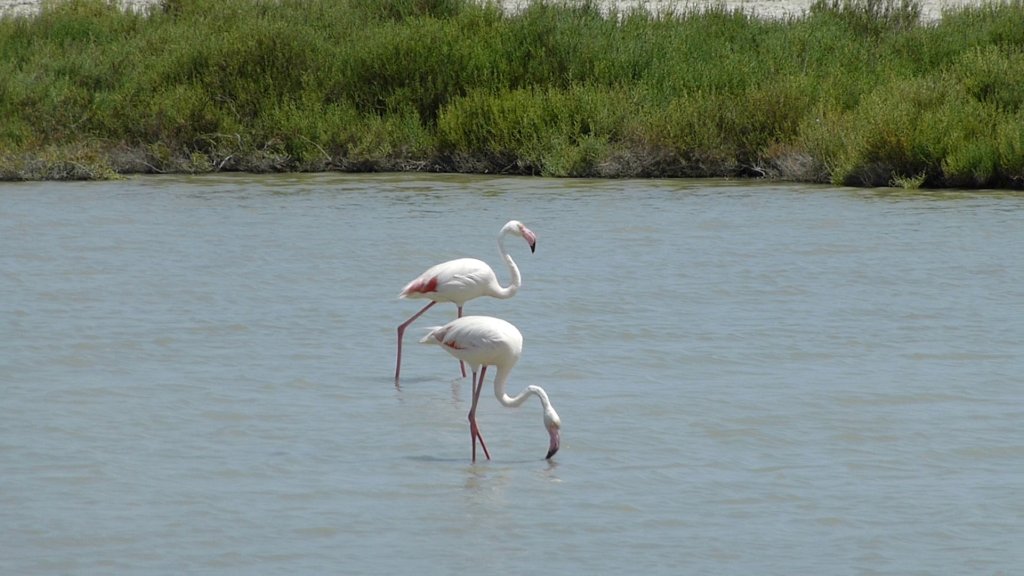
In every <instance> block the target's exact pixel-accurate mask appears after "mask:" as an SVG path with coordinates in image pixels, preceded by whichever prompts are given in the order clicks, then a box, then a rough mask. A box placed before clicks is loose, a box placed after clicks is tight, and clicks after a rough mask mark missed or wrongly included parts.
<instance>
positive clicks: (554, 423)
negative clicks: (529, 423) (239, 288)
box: [544, 407, 562, 459]
mask: <svg viewBox="0 0 1024 576" xmlns="http://www.w3.org/2000/svg"><path fill="white" fill-rule="evenodd" d="M544 426H545V427H546V428H547V429H548V435H549V436H550V437H551V443H550V444H549V445H548V455H547V456H545V457H544V458H545V459H549V458H551V457H552V456H554V455H555V452H558V446H559V442H560V440H561V436H560V435H559V430H560V429H561V428H562V421H561V420H560V419H559V418H558V413H557V412H555V409H554V408H550V407H549V408H548V409H547V410H545V411H544Z"/></svg>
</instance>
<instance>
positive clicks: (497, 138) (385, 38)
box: [0, 0, 1024, 188]
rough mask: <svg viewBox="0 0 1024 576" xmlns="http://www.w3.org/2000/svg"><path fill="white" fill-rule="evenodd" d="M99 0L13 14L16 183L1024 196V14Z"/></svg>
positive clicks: (912, 0)
mask: <svg viewBox="0 0 1024 576" xmlns="http://www.w3.org/2000/svg"><path fill="white" fill-rule="evenodd" d="M920 16H921V7H920V5H919V4H917V3H916V0H817V2H815V4H813V5H812V7H811V8H810V9H809V10H808V11H807V13H805V14H803V15H801V16H797V17H791V18H788V19H783V20H765V19H759V18H755V17H753V16H751V15H749V14H747V13H745V12H743V11H740V10H730V9H727V8H724V7H721V6H720V5H709V6H707V7H703V8H693V9H689V10H686V11H677V12H667V13H657V14H655V13H651V12H648V11H643V10H629V11H614V10H613V11H607V10H605V9H604V8H602V6H601V4H600V3H599V2H596V1H591V0H581V1H574V2H553V1H548V2H533V3H531V4H529V5H527V6H526V7H525V8H524V9H523V10H521V11H518V12H508V11H505V10H503V9H502V8H501V7H500V6H499V5H497V4H494V3H488V2H476V1H472V0H391V1H378V0H164V2H162V3H161V4H159V5H155V6H154V7H152V8H151V9H150V10H149V11H148V12H146V13H132V12H125V11H123V10H121V9H120V8H119V7H118V6H117V4H116V3H112V2H106V1H103V0H66V1H63V2H59V1H52V2H48V3H45V4H44V6H43V9H42V11H41V12H39V13H38V14H36V15H31V16H17V17H7V18H3V19H0V53H2V54H3V55H4V57H3V58H2V59H0V78H4V81H3V82H0V119H2V121H0V178H2V179H42V178H55V179H61V178H109V177H116V176H117V175H119V174H125V173H134V172H210V171H225V170H244V171H253V172H262V171H296V170H301V171H322V170H348V171H392V170H431V171H458V172H491V173H495V172H500V173H511V174H543V175H550V176H598V177H609V178H611V177H655V176H657V177H672V176H691V177H692V176H755V177H770V178H778V179H784V180H795V181H813V182H832V183H836V184H846V185H857V186H902V187H918V186H925V187H1002V188H1022V187H1024V0H1008V1H1004V2H1002V3H991V4H984V5H980V6H974V7H962V8H957V9H954V10H949V11H947V12H945V13H944V14H943V16H942V18H941V19H940V20H938V21H935V22H922V21H921V18H920Z"/></svg>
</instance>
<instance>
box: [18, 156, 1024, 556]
mask: <svg viewBox="0 0 1024 576" xmlns="http://www.w3.org/2000/svg"><path fill="white" fill-rule="evenodd" d="M510 218H518V219H521V220H523V221H524V222H526V223H527V224H528V225H529V226H530V227H531V229H533V230H534V231H535V232H536V233H537V234H538V236H539V238H538V247H537V253H536V254H530V253H529V251H528V249H527V248H526V246H525V244H523V243H522V242H520V241H519V240H518V239H515V241H511V242H510V243H509V247H510V249H511V252H512V254H513V256H514V257H515V258H516V259H517V261H518V263H519V265H520V267H521V269H522V271H523V276H524V281H525V284H524V288H523V289H522V290H521V291H520V293H519V294H518V295H517V296H516V297H515V298H513V299H511V300H506V301H497V300H477V301H473V302H470V303H469V304H468V305H467V312H468V313H478V314H493V315H498V316H501V317H503V318H506V319H507V320H509V321H511V322H513V323H514V324H516V325H518V326H519V328H520V329H521V330H522V332H523V334H524V336H525V340H526V344H525V350H524V356H523V359H522V360H521V361H520V363H519V365H518V366H517V367H516V368H515V370H514V372H513V374H512V380H511V383H510V386H509V388H510V391H511V392H513V393H515V392H517V391H519V390H520V389H521V388H522V387H523V386H525V385H526V384H539V385H542V386H544V387H545V388H546V389H547V391H548V393H549V394H550V396H551V399H552V402H553V403H554V405H555V407H556V408H557V409H558V411H559V413H560V415H561V418H562V421H563V432H562V451H561V452H560V453H559V454H558V455H557V456H556V457H555V458H554V459H553V461H551V462H546V461H544V459H543V456H544V453H545V451H546V448H547V436H546V433H545V431H544V429H543V425H542V419H541V411H540V407H539V405H538V404H537V403H536V402H534V401H531V402H529V403H528V404H526V405H524V406H523V407H521V408H519V409H516V410H511V409H506V408H503V407H501V406H499V405H498V403H497V402H496V401H495V400H494V398H493V396H492V395H491V393H490V389H489V388H488V390H487V391H486V392H485V394H484V396H483V399H482V402H481V408H480V411H479V414H478V418H479V421H480V425H481V430H482V432H483V435H484V436H485V438H486V439H487V443H488V447H489V448H490V450H491V455H492V457H493V460H492V461H490V462H486V461H484V462H478V463H477V464H475V465H474V464H471V463H470V458H469V456H470V443H469V433H468V425H467V423H466V412H467V411H468V397H469V385H468V382H467V381H465V380H460V379H457V374H458V365H457V363H456V362H455V361H454V360H452V359H451V358H449V357H448V356H447V355H446V354H444V353H443V351H442V350H440V349H439V348H437V347H428V346H420V345H417V344H415V343H414V340H415V338H416V336H418V335H420V334H422V333H423V330H424V329H425V328H426V327H427V326H430V325H436V324H440V323H443V322H445V321H447V320H449V319H450V318H452V317H453V316H454V309H453V307H452V306H450V305H446V306H437V307H435V308H434V309H432V310H431V311H429V312H428V313H427V314H426V315H425V316H424V317H423V318H422V319H421V320H419V321H418V322H417V323H415V324H413V326H412V327H411V328H410V331H409V334H408V335H407V346H406V358H405V363H404V366H403V383H402V387H401V388H400V389H396V388H395V387H394V385H393V383H392V377H393V371H394V364H393V362H394V346H395V342H394V335H395V327H396V326H397V325H398V324H399V323H400V322H402V321H403V320H404V319H405V318H406V317H408V316H409V315H411V314H412V313H413V312H415V311H416V310H418V309H419V306H420V303H418V302H414V301H413V302H410V301H400V300H397V299H396V295H397V293H398V291H399V289H400V288H401V287H402V286H403V285H404V284H405V282H407V281H408V280H410V279H412V278H413V277H415V276H416V275H417V274H419V273H420V272H421V271H422V270H424V269H426V268H427V267H428V266H429V265H431V264H433V263H436V262H439V261H442V260H445V259H448V258H452V257H456V256H464V255H467V256H475V257H480V258H483V259H485V260H487V261H488V262H491V263H492V265H493V266H496V267H499V266H500V264H501V263H500V261H499V260H498V258H497V254H496V252H497V249H496V246H495V235H496V233H497V230H498V229H499V227H500V226H501V224H503V223H504V222H505V221H506V220H508V219H510ZM1021 254H1024V197H1021V196H1019V195H1015V194H1002V193H994V192H993V193H988V192H975V193H964V192H960V193H958V192H933V193H921V194H908V193H903V192H899V193H892V192H890V191H873V190H853V189H837V188H827V187H817V186H794V185H773V184H765V183H758V182H752V183H735V182H726V181H686V180H683V181H670V180H665V181H659V180H654V181H580V180H546V179H519V178H486V177H454V176H449V177H440V176H439V177H432V176H425V175H406V176H399V175H379V176H346V175H322V176H233V177H220V176H217V177H201V178H186V177H145V178H137V179H130V180H127V181H123V182H113V183H80V184H67V183H65V184H60V183H26V184H4V185H3V186H2V187H0V293H2V294H3V297H2V299H0V333H2V335H3V337H2V339H0V386H2V394H3V395H2V404H0V405H2V408H3V410H2V413H3V416H2V418H0V470H2V474H0V573H4V574H19V575H31V574H146V575H148V574H181V573H202V574H282V573H296V574H328V573H331V574H452V573H456V572H465V571H472V572H475V573H484V574H486V573H497V572H499V571H500V572H501V573H509V574H522V573H539V572H545V573H553V574H616V573H618V574H715V575H731V574H736V575H750V574H757V575H780V576H782V575H795V574H815V575H833V574H835V575H845V574H901V575H903V574H1012V573H1016V572H1017V571H1018V570H1019V569H1020V566H1024V547H1021V546H1020V542H1021V541H1024V499H1022V498H1021V494H1022V491H1024V429H1022V426H1021V423H1022V422H1024V387H1022V385H1024V378H1022V376H1021V374H1022V373H1024V305H1022V302H1024V264H1022V261H1021V259H1020V255H1021ZM497 270H498V273H499V276H500V277H501V278H502V279H507V277H508V276H507V272H506V271H505V270H503V269H501V268H497Z"/></svg>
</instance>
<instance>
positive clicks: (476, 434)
mask: <svg viewBox="0 0 1024 576" xmlns="http://www.w3.org/2000/svg"><path fill="white" fill-rule="evenodd" d="M420 342H424V343H428V344H437V345H439V346H441V347H442V348H444V349H445V350H446V351H447V352H448V353H449V354H451V355H452V356H454V357H456V358H458V359H459V360H461V361H463V362H465V363H466V364H469V366H470V369H471V370H472V371H473V404H472V406H471V407H470V409H469V434H470V439H471V440H472V442H473V462H476V442H477V440H479V441H480V446H481V447H482V448H483V449H484V455H485V456H487V459H488V460H490V459H491V455H490V453H489V452H488V451H487V445H486V444H484V438H483V436H481V435H480V428H479V427H478V426H477V424H476V407H477V403H478V402H479V401H480V390H481V389H482V388H483V386H484V374H485V373H486V372H487V367H488V366H494V367H495V368H497V370H498V372H497V374H495V376H494V395H495V396H496V397H497V398H498V402H501V405H502V406H507V407H509V408H516V407H518V406H520V405H522V404H523V402H525V401H526V399H527V398H529V397H530V396H531V395H533V396H536V397H537V398H539V399H540V404H541V407H542V408H543V409H544V427H545V428H547V431H548V436H549V438H550V442H549V444H548V455H547V456H545V458H551V457H552V456H554V455H555V452H558V446H559V442H560V436H559V429H560V428H561V426H562V421H561V420H560V419H559V418H558V413H557V412H555V408H554V407H553V406H551V400H549V399H548V395H547V393H546V392H545V391H544V389H543V388H541V387H540V386H527V387H526V389H524V390H523V391H522V392H520V393H519V394H518V395H516V396H509V395H508V394H506V393H505V384H506V383H507V382H508V376H509V373H510V372H512V367H513V366H515V365H516V362H518V361H519V356H520V355H521V354H522V351H523V335H522V334H520V332H519V330H518V329H517V328H516V327H515V326H513V325H512V324H509V323H508V322H506V321H504V320H501V319H499V318H492V317H490V316H463V317H462V318H457V319H455V320H452V321H451V322H449V323H447V324H445V325H444V326H439V327H437V328H431V330H430V333H429V334H427V335H426V336H424V337H423V339H422V340H420Z"/></svg>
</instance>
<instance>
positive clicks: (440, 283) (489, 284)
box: [395, 220, 537, 386]
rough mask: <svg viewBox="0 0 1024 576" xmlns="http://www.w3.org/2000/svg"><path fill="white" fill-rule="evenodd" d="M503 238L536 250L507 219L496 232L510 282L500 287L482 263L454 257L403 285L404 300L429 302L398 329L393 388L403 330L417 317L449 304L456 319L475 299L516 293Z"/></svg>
mask: <svg viewBox="0 0 1024 576" xmlns="http://www.w3.org/2000/svg"><path fill="white" fill-rule="evenodd" d="M506 236H519V237H520V238H522V239H524V240H525V241H526V243H527V244H528V245H529V246H530V252H534V251H535V250H536V249H537V235H536V234H534V233H533V231H531V230H530V229H529V228H527V227H526V226H525V225H524V224H523V223H522V222H520V221H518V220H509V221H508V222H506V223H505V225H504V226H502V227H501V230H500V231H499V232H498V252H499V253H500V254H501V258H502V259H503V260H504V261H505V264H506V266H508V270H509V275H510V276H511V283H510V284H509V285H508V286H502V285H501V283H499V282H498V277H497V276H496V275H495V274H494V270H492V269H491V267H490V266H488V265H487V263H486V262H484V261H482V260H477V259H476V258H457V259H455V260H449V261H447V262H442V263H441V264H436V265H434V266H431V267H430V268H428V269H427V271H426V272H424V273H423V274H420V275H419V276H417V277H416V278H415V279H414V280H413V281H411V282H409V283H408V284H406V285H405V288H403V289H402V291H401V292H400V293H399V294H398V297H399V298H404V299H427V300H430V302H428V303H427V305H426V306H424V307H423V308H421V309H420V311H419V312H417V313H416V314H413V315H412V316H411V317H410V318H409V319H408V320H406V321H405V322H403V323H402V324H400V325H399V326H398V354H397V360H396V362H395V385H396V386H397V385H398V380H399V375H400V374H401V371H402V338H403V337H404V335H405V329H406V328H408V327H409V325H410V324H412V323H413V322H414V321H415V320H416V319H417V318H419V317H420V316H421V315H422V314H423V313H424V312H426V311H427V310H428V309H429V308H430V307H431V306H433V305H434V304H437V303H438V302H451V303H453V304H455V306H456V308H457V317H459V318H461V317H462V306H463V305H464V304H465V303H466V302H468V301H469V300H472V299H474V298H479V297H480V296H491V297H493V298H511V297H512V296H515V294H516V292H518V291H519V287H520V286H522V284H523V278H522V276H521V275H520V273H519V267H518V266H516V263H515V260H513V259H512V256H510V255H509V253H508V250H507V249H506V248H505V237H506ZM459 365H460V366H461V367H462V375H463V376H465V375H466V369H465V366H464V365H463V364H462V362H461V361H460V363H459Z"/></svg>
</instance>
